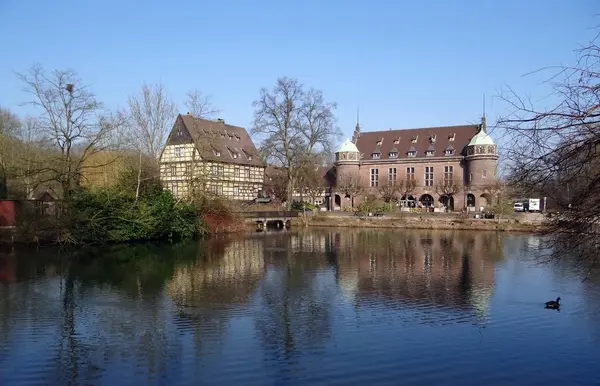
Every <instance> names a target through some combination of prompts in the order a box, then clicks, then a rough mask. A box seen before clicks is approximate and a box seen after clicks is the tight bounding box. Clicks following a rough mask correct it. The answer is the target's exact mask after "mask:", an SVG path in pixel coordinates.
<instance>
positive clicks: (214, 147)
mask: <svg viewBox="0 0 600 386" xmlns="http://www.w3.org/2000/svg"><path fill="white" fill-rule="evenodd" d="M264 170H265V164H264V162H263V161H262V160H261V158H260V155H259V154H258V151H257V150H256V147H255V146H254V143H253V142H252V139H251V138H250V136H249V135H248V132H247V131H246V129H244V128H243V127H238V126H232V125H229V124H225V122H224V121H223V120H221V119H220V120H218V121H210V120H206V119H200V118H196V117H194V116H192V115H191V114H189V113H188V114H186V115H179V116H177V120H176V121H175V125H174V127H173V130H172V131H171V133H170V134H169V138H168V139H167V143H166V145H165V148H164V150H163V152H162V154H161V156H160V179H161V181H162V183H163V185H164V186H165V188H166V189H169V190H171V192H173V194H174V195H175V196H185V195H188V194H193V193H194V192H193V190H208V191H209V192H211V193H214V194H216V195H221V196H225V197H228V198H231V199H233V200H252V199H254V198H256V197H257V195H258V193H259V191H260V190H262V188H263V180H264Z"/></svg>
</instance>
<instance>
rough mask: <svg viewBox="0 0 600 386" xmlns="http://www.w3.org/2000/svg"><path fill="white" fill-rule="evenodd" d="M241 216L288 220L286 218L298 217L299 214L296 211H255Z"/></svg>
mask: <svg viewBox="0 0 600 386" xmlns="http://www.w3.org/2000/svg"><path fill="white" fill-rule="evenodd" d="M239 214H240V216H242V217H244V218H286V217H298V215H299V212H295V211H282V210H272V211H260V210H258V211H253V212H240V213H239Z"/></svg>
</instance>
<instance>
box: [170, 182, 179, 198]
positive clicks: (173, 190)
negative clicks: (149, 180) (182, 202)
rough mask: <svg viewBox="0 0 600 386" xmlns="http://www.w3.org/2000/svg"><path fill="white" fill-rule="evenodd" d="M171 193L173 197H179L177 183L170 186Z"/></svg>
mask: <svg viewBox="0 0 600 386" xmlns="http://www.w3.org/2000/svg"><path fill="white" fill-rule="evenodd" d="M171 193H172V194H173V196H175V197H177V196H178V195H179V185H177V182H174V183H173V184H172V185H171Z"/></svg>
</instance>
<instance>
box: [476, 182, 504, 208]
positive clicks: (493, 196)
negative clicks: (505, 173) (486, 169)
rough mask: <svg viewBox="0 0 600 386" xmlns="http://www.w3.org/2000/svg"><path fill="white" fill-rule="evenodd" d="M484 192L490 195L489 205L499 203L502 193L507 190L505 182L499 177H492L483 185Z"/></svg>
mask: <svg viewBox="0 0 600 386" xmlns="http://www.w3.org/2000/svg"><path fill="white" fill-rule="evenodd" d="M481 190H482V191H483V194H485V195H487V196H488V197H489V202H488V204H489V205H497V204H498V203H499V200H500V196H501V194H502V193H503V192H504V191H505V190H506V188H505V186H504V182H503V181H502V180H501V179H499V178H492V179H490V180H488V181H487V183H485V184H483V185H482V186H481Z"/></svg>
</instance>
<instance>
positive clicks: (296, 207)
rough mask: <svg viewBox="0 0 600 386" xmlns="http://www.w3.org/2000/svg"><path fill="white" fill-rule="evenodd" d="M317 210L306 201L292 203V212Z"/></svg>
mask: <svg viewBox="0 0 600 386" xmlns="http://www.w3.org/2000/svg"><path fill="white" fill-rule="evenodd" d="M305 209H306V210H317V206H316V205H315V204H311V203H310V202H307V201H294V202H292V210H296V211H303V210H305Z"/></svg>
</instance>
